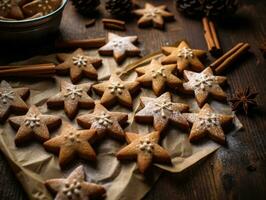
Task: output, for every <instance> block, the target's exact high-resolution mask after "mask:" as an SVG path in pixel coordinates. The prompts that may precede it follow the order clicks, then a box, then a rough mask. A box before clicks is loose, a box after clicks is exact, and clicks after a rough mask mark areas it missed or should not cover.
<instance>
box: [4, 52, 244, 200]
mask: <svg viewBox="0 0 266 200" xmlns="http://www.w3.org/2000/svg"><path fill="white" fill-rule="evenodd" d="M88 53H89V54H90V55H92V56H99V55H98V53H97V51H95V50H91V51H88ZM66 55H67V54H59V57H65V56H66ZM161 56H162V55H161V54H160V53H154V54H152V55H149V56H147V57H145V58H142V59H136V58H130V59H127V61H126V62H125V64H124V65H123V66H117V64H116V63H115V61H114V60H113V58H112V57H102V58H103V65H102V67H100V68H99V69H98V73H99V80H100V81H101V80H105V79H108V77H109V76H110V74H111V73H113V72H117V73H118V74H119V75H120V76H121V78H123V79H131V80H134V79H135V77H136V76H137V75H136V73H135V72H134V68H136V67H138V66H143V65H146V64H148V63H149V61H150V60H151V59H152V58H156V59H157V58H159V57H161ZM47 62H53V63H58V60H57V59H56V55H55V54H53V55H48V56H38V57H34V58H31V59H29V60H26V61H23V62H18V63H14V64H37V63H39V64H40V63H47ZM62 79H65V80H68V81H69V78H68V77H62V76H54V77H50V78H30V79H29V78H24V79H22V78H21V79H20V78H15V79H14V78H13V79H8V80H7V81H9V82H10V83H11V84H12V86H13V87H29V88H30V90H31V95H30V98H29V99H28V100H27V103H28V104H29V105H32V104H35V105H36V106H38V107H39V109H40V110H41V112H43V113H46V114H56V115H60V116H61V117H62V120H64V121H69V119H68V118H67V117H66V116H65V114H64V111H63V110H60V111H55V110H50V109H48V108H47V106H46V100H47V98H49V97H50V96H53V95H54V94H56V93H57V92H59V85H60V80H62ZM85 81H90V80H88V79H86V78H84V79H83V80H82V82H85ZM92 96H93V98H95V99H99V97H98V96H96V95H95V94H92ZM139 96H150V97H152V96H153V97H155V96H154V94H153V92H152V91H151V89H143V88H142V89H141V92H140V94H139V95H138V96H137V97H135V99H134V108H133V110H132V111H130V110H128V109H126V108H123V107H121V106H119V105H117V106H115V107H113V108H111V109H109V110H115V111H122V112H127V113H129V126H128V127H126V129H125V130H126V131H132V132H136V133H140V134H145V133H148V132H150V131H152V130H153V129H152V127H151V126H150V125H143V124H138V123H135V122H134V120H133V117H134V113H135V112H136V111H137V110H138V109H139ZM172 96H173V101H174V102H183V103H187V104H188V105H189V106H190V111H191V112H193V111H198V110H199V108H198V106H197V104H196V102H195V100H194V99H193V97H192V96H183V95H182V94H176V93H175V94H173V95H172ZM210 104H211V106H213V107H214V108H215V110H216V111H218V112H222V113H227V114H232V111H231V109H230V107H229V106H228V105H225V104H223V103H219V102H216V101H212V102H210ZM92 111H93V110H80V112H79V114H84V113H86V112H92ZM72 124H73V125H74V126H76V127H78V125H77V124H76V121H75V120H73V121H72ZM241 127H242V125H241V123H240V122H239V121H238V119H237V118H235V120H234V127H233V128H232V129H231V131H230V133H228V134H231V133H233V132H236V131H237V130H239V129H240V128H241ZM58 131H60V128H59V130H57V131H54V132H52V133H51V137H54V136H55V135H56V134H58ZM15 134H16V132H15V131H14V130H13V129H12V128H11V127H10V125H9V124H8V123H7V122H6V123H5V124H3V125H0V148H1V150H2V152H3V153H4V154H5V156H6V157H7V159H8V161H9V163H10V165H11V167H12V169H13V171H14V173H15V174H16V176H17V178H18V179H19V181H20V182H21V183H22V185H23V187H24V189H25V191H26V192H27V194H28V196H29V199H32V200H50V199H52V196H51V195H50V193H49V192H48V191H47V189H46V188H45V186H44V184H43V183H44V181H45V180H47V179H50V178H59V177H60V178H62V177H67V176H68V174H69V173H70V172H71V171H72V170H73V169H74V168H75V167H77V166H78V165H80V164H82V165H83V166H84V168H85V171H86V174H87V180H88V181H91V182H95V183H98V184H102V185H103V186H104V187H105V188H106V189H107V196H106V199H107V200H128V199H134V200H139V199H141V198H143V197H144V196H145V194H146V193H147V192H148V191H149V190H150V189H151V187H152V185H153V184H154V183H155V182H156V181H157V180H158V178H159V176H160V174H161V173H162V171H163V170H166V171H169V172H181V171H182V170H184V169H186V168H188V167H189V166H191V165H193V164H194V163H196V162H197V161H199V160H200V159H202V158H204V157H206V156H207V155H209V154H210V153H212V152H214V151H215V150H217V149H218V148H219V145H218V144H216V143H214V142H212V141H211V140H208V139H207V140H204V141H203V142H200V143H197V144H191V143H190V142H189V141H188V133H185V132H182V131H180V130H179V129H176V128H169V130H168V131H167V133H166V134H165V135H164V136H163V137H162V138H161V144H162V146H163V147H164V148H166V149H167V150H168V151H169V152H170V154H171V157H172V163H173V165H162V164H154V167H153V168H152V169H151V170H150V173H149V174H148V176H146V177H144V176H143V175H141V174H140V173H139V172H138V170H137V167H136V163H135V162H134V161H132V162H126V163H125V162H123V163H120V162H119V161H118V160H117V159H116V157H115V154H116V152H117V151H118V150H119V149H120V148H121V147H122V146H123V145H125V144H123V143H120V142H117V141H115V140H113V139H110V138H105V139H103V140H102V141H100V142H98V143H97V144H96V145H94V148H95V150H96V152H97V162H96V163H91V162H88V161H82V160H75V161H73V163H71V164H70V166H69V167H68V168H67V169H64V170H61V169H60V168H59V165H58V157H57V156H56V155H54V154H51V153H49V152H46V151H45V149H44V148H43V147H42V145H41V144H39V143H37V142H36V141H33V142H31V143H29V144H28V145H27V146H25V147H19V148H17V147H16V146H15V144H14V137H15Z"/></svg>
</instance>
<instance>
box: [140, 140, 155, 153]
mask: <svg viewBox="0 0 266 200" xmlns="http://www.w3.org/2000/svg"><path fill="white" fill-rule="evenodd" d="M138 148H139V149H140V150H141V151H143V152H145V153H152V152H153V150H154V145H153V144H152V142H151V141H150V140H149V139H148V138H145V139H143V140H141V141H140V143H139V145H138Z"/></svg>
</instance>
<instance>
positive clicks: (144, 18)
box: [133, 3, 174, 29]
mask: <svg viewBox="0 0 266 200" xmlns="http://www.w3.org/2000/svg"><path fill="white" fill-rule="evenodd" d="M133 13H134V14H136V15H137V16H141V18H140V19H139V20H138V25H139V27H146V26H150V25H153V26H154V27H155V28H159V29H162V28H163V27H164V20H168V21H169V20H173V19H174V14H172V13H170V12H168V11H166V6H165V5H161V6H154V5H152V4H150V3H146V4H145V8H143V9H137V10H134V11H133Z"/></svg>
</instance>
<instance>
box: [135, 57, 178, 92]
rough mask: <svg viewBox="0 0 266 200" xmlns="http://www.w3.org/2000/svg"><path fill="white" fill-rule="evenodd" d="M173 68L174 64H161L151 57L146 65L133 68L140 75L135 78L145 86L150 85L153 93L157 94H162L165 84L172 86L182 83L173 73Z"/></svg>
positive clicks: (174, 67)
mask: <svg viewBox="0 0 266 200" xmlns="http://www.w3.org/2000/svg"><path fill="white" fill-rule="evenodd" d="M175 69H176V65H175V64H172V65H162V64H161V63H160V62H159V61H158V60H155V59H153V60H152V61H151V63H150V64H149V65H148V66H144V67H139V68H137V69H135V70H136V72H137V73H138V74H139V75H141V76H140V77H138V78H137V79H136V80H137V81H138V82H140V83H141V84H143V85H146V86H147V85H148V86H149V85H152V89H153V91H154V93H155V94H156V95H157V96H158V95H160V94H162V92H163V91H164V89H165V85H166V84H167V85H168V86H169V87H172V88H176V87H178V86H179V85H181V84H182V81H181V80H180V79H179V78H177V77H176V76H175V75H174V74H173V72H174V71H175Z"/></svg>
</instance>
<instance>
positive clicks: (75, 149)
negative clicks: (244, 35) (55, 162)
mask: <svg viewBox="0 0 266 200" xmlns="http://www.w3.org/2000/svg"><path fill="white" fill-rule="evenodd" d="M95 137H96V131H95V130H93V129H90V130H89V129H87V130H77V129H76V128H75V127H73V126H72V125H71V124H70V123H67V122H64V123H63V125H62V129H61V132H60V134H59V135H58V136H56V137H54V138H51V139H50V140H48V141H46V142H45V143H43V146H44V148H45V149H46V150H47V151H51V152H53V153H56V154H57V153H58V152H59V165H60V166H61V167H65V166H66V165H67V164H68V163H70V162H71V161H72V160H73V159H74V158H75V156H79V157H80V158H83V159H85V160H92V161H94V160H96V153H95V151H94V150H93V148H92V147H91V145H90V143H91V142H93V141H94V140H95Z"/></svg>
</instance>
